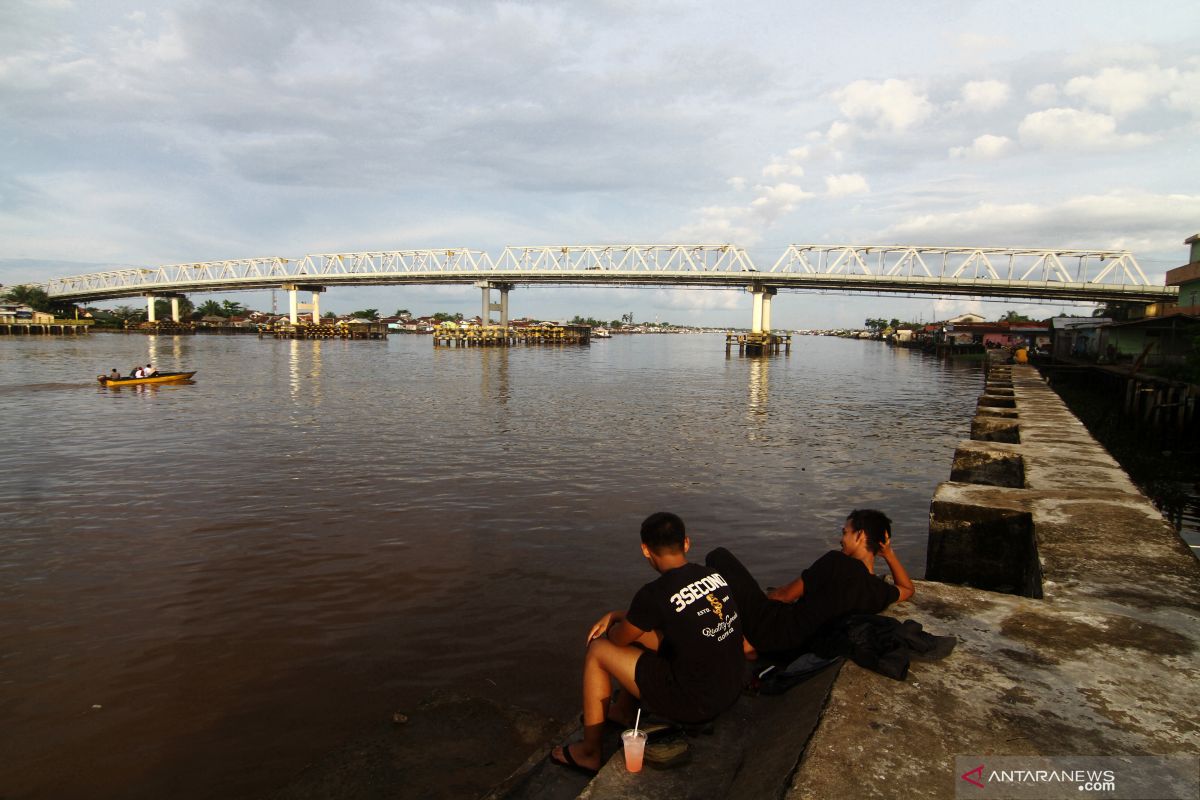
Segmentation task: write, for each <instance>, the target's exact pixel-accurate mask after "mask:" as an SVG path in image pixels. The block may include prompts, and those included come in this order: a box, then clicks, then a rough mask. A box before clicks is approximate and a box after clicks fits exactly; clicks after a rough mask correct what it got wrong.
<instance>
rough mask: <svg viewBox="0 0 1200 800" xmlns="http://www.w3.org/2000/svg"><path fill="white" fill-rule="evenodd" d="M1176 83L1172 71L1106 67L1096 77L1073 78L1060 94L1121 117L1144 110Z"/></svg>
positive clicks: (1176, 76)
mask: <svg viewBox="0 0 1200 800" xmlns="http://www.w3.org/2000/svg"><path fill="white" fill-rule="evenodd" d="M1178 79H1179V73H1178V72H1177V71H1176V70H1173V69H1171V70H1162V69H1159V68H1158V67H1146V68H1144V69H1136V70H1134V69H1125V68H1123V67H1108V68H1107V69H1102V70H1100V71H1099V72H1098V73H1096V74H1095V75H1081V76H1079V77H1076V78H1072V79H1071V80H1069V81H1067V85H1066V86H1065V87H1064V89H1063V91H1064V92H1065V93H1066V94H1067V95H1068V96H1069V97H1081V98H1082V99H1083V100H1084V102H1086V103H1087V104H1088V105H1089V106H1092V107H1093V108H1100V109H1103V110H1105V111H1107V112H1108V113H1110V114H1112V115H1113V116H1115V117H1123V116H1125V115H1127V114H1130V113H1132V112H1134V111H1138V110H1140V109H1143V108H1145V107H1146V106H1147V105H1149V104H1150V102H1151V101H1152V100H1153V99H1154V98H1155V97H1157V96H1159V95H1161V94H1164V93H1165V92H1167V91H1168V90H1169V89H1170V87H1171V86H1172V84H1174V83H1175V82H1177V81H1178Z"/></svg>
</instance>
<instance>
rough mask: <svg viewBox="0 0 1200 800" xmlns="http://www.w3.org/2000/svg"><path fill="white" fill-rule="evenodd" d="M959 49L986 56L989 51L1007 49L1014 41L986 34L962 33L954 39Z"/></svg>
mask: <svg viewBox="0 0 1200 800" xmlns="http://www.w3.org/2000/svg"><path fill="white" fill-rule="evenodd" d="M954 44H955V46H957V47H958V48H959V49H961V50H963V51H965V52H967V53H970V54H972V55H985V54H986V53H987V51H989V50H1000V49H1007V48H1009V47H1011V45H1012V39H1010V38H1008V37H1007V36H1002V35H989V34H985V33H960V34H959V35H958V36H957V37H955V39H954Z"/></svg>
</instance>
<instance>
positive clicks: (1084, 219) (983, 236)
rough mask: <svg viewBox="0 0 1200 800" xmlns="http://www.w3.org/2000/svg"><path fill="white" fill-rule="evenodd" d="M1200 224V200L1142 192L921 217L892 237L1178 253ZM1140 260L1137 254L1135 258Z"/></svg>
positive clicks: (907, 222) (896, 227) (903, 225)
mask: <svg viewBox="0 0 1200 800" xmlns="http://www.w3.org/2000/svg"><path fill="white" fill-rule="evenodd" d="M1197 219H1200V194H1192V195H1185V194H1152V193H1149V192H1143V191H1122V192H1109V193H1107V194H1088V195H1080V196H1078V197H1072V198H1068V199H1065V200H1062V201H1060V202H1057V203H1050V204H1045V205H1039V204H1037V203H986V202H985V203H979V204H977V205H976V206H975V207H974V208H970V209H966V210H963V211H951V212H946V213H940V214H918V215H916V216H912V217H909V218H908V219H906V220H904V221H902V222H899V223H896V224H895V225H892V226H891V227H889V228H888V229H887V231H886V233H887V234H889V235H893V236H898V237H903V238H907V239H909V240H910V241H917V240H920V241H922V242H941V243H945V244H947V245H953V244H959V243H962V242H973V243H975V244H976V245H979V246H984V245H990V246H995V247H1063V248H1071V249H1088V248H1094V249H1108V248H1120V249H1124V248H1128V247H1130V246H1131V243H1134V242H1136V243H1138V244H1139V245H1140V247H1141V248H1142V249H1143V250H1147V251H1151V252H1168V253H1169V252H1173V251H1177V252H1178V253H1179V254H1180V256H1181V257H1183V248H1182V246H1181V245H1179V244H1178V243H1179V242H1181V241H1182V240H1183V238H1184V237H1185V236H1186V235H1187V234H1188V233H1189V232H1192V231H1194V229H1195V226H1196V220H1197ZM1135 255H1136V253H1135Z"/></svg>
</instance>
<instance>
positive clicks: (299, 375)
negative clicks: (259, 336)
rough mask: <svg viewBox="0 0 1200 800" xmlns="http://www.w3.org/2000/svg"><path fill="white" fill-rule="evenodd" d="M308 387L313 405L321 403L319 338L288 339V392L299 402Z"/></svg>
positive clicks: (294, 401)
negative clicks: (303, 391)
mask: <svg viewBox="0 0 1200 800" xmlns="http://www.w3.org/2000/svg"><path fill="white" fill-rule="evenodd" d="M303 389H308V390H309V392H308V396H310V397H311V398H312V404H313V405H314V406H319V405H321V340H320V339H289V340H288V392H289V394H290V395H291V398H292V402H293V403H299V402H300V400H301V397H302V390H303Z"/></svg>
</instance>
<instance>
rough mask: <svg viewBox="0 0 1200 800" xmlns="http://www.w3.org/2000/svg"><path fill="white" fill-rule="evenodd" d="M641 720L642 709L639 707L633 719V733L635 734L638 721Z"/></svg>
mask: <svg viewBox="0 0 1200 800" xmlns="http://www.w3.org/2000/svg"><path fill="white" fill-rule="evenodd" d="M641 721H642V710H641V709H640V708H639V709H638V713H637V716H636V717H635V718H634V720H633V735H634V736H637V731H638V723H640V722H641Z"/></svg>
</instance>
